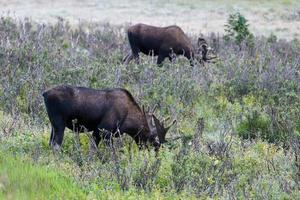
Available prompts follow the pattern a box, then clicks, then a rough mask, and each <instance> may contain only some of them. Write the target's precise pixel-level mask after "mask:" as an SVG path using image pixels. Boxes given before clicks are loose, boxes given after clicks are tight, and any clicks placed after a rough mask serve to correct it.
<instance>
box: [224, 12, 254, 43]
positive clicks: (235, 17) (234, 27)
mask: <svg viewBox="0 0 300 200" xmlns="http://www.w3.org/2000/svg"><path fill="white" fill-rule="evenodd" d="M247 22H248V20H247V19H246V18H245V17H244V16H243V15H242V14H241V13H239V12H237V13H233V14H230V15H229V18H228V21H227V24H226V25H225V27H226V28H225V33H226V35H225V39H226V40H230V39H233V40H235V42H236V43H237V44H241V42H242V41H244V40H246V41H247V44H248V45H250V44H252V43H253V34H252V33H251V32H250V31H249V24H248V23H247Z"/></svg>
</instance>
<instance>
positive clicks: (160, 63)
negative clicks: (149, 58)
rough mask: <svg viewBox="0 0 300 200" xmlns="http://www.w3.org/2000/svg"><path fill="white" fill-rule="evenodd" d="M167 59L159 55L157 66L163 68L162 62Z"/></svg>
mask: <svg viewBox="0 0 300 200" xmlns="http://www.w3.org/2000/svg"><path fill="white" fill-rule="evenodd" d="M165 58H166V56H165V55H162V54H159V55H158V58H157V63H156V64H157V65H158V66H159V67H161V66H162V62H163V61H164V60H165Z"/></svg>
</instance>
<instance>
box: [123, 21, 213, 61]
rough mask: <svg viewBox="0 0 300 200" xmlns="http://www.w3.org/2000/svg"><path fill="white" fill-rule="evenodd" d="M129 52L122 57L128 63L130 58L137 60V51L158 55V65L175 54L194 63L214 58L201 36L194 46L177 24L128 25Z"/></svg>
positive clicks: (172, 57)
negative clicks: (163, 25) (156, 25)
mask: <svg viewBox="0 0 300 200" xmlns="http://www.w3.org/2000/svg"><path fill="white" fill-rule="evenodd" d="M127 34H128V40H129V44H130V47H131V52H130V53H129V54H128V55H127V56H126V57H124V59H123V63H124V64H126V65H127V64H129V62H130V61H131V60H132V59H135V60H136V61H137V62H138V61H139V53H140V52H142V53H144V54H146V55H153V56H158V58H157V64H158V65H159V66H160V65H161V63H162V62H163V61H164V59H165V58H169V60H170V61H172V59H174V56H173V55H174V54H175V55H184V56H185V57H186V58H187V59H189V60H190V64H191V65H192V66H193V65H194V60H195V59H197V60H198V61H199V62H200V63H203V61H205V62H209V61H210V60H212V59H214V58H216V56H215V55H211V56H209V55H210V54H212V51H211V48H209V47H208V44H207V42H206V41H205V39H203V38H199V39H198V43H197V44H198V47H197V48H194V46H193V45H192V43H191V41H190V39H189V38H188V37H187V35H186V34H185V33H184V32H183V31H182V29H181V28H180V27H178V26H167V27H155V26H150V25H146V24H136V25H133V26H130V27H129V28H128V31H127Z"/></svg>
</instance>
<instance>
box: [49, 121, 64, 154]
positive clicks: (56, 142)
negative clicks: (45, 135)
mask: <svg viewBox="0 0 300 200" xmlns="http://www.w3.org/2000/svg"><path fill="white" fill-rule="evenodd" d="M52 127H53V128H52V132H51V136H50V145H51V147H52V148H53V149H54V150H57V149H59V148H60V146H61V144H62V142H63V138H64V131H65V127H66V124H65V122H64V120H63V119H62V118H60V117H59V118H56V119H55V120H53V123H52Z"/></svg>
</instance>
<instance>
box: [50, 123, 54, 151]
mask: <svg viewBox="0 0 300 200" xmlns="http://www.w3.org/2000/svg"><path fill="white" fill-rule="evenodd" d="M53 139H54V128H53V127H51V134H50V139H49V146H51V144H52V143H53Z"/></svg>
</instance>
